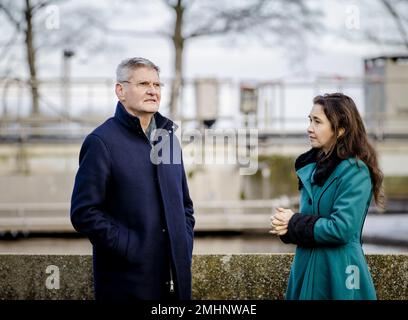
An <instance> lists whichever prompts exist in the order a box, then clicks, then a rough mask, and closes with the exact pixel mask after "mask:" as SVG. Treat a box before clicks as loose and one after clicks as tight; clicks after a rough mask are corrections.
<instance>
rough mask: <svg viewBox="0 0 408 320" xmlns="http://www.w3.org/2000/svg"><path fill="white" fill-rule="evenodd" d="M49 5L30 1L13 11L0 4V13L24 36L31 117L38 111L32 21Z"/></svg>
mask: <svg viewBox="0 0 408 320" xmlns="http://www.w3.org/2000/svg"><path fill="white" fill-rule="evenodd" d="M49 3H50V1H40V2H37V3H35V4H33V3H32V1H31V0H25V1H24V4H23V6H22V7H21V8H20V9H18V10H15V9H16V8H15V7H13V5H12V4H11V3H10V2H8V3H7V4H6V3H5V2H4V1H2V2H0V11H1V12H3V14H4V15H5V16H6V17H7V18H8V20H9V22H10V23H11V24H12V25H13V26H14V28H15V30H16V31H17V32H22V33H23V34H24V44H25V51H26V57H27V66H28V70H29V74H30V80H29V81H30V88H31V102H32V106H31V113H32V115H38V114H39V110H40V108H39V92H38V79H37V67H36V50H35V45H34V43H35V37H34V26H33V20H34V15H35V14H36V13H37V12H38V11H39V10H41V9H42V8H44V7H45V6H46V5H47V4H49ZM13 9H14V10H13ZM16 11H17V13H16ZM18 11H20V12H18Z"/></svg>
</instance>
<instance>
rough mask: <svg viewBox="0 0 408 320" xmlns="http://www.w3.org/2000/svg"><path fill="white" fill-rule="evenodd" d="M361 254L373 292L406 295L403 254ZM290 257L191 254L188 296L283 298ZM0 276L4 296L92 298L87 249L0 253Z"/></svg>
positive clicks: (407, 265)
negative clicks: (78, 251)
mask: <svg viewBox="0 0 408 320" xmlns="http://www.w3.org/2000/svg"><path fill="white" fill-rule="evenodd" d="M366 257H367V261H368V264H369V266H370V270H371V273H372V276H373V279H374V284H375V287H376V290H377V295H378V298H379V299H382V300H390V299H392V300H408V254H387V255H378V254H370V255H367V256H366ZM292 259H293V254H232V255H194V258H193V298H194V299H226V300H235V299H255V300H258V299H283V295H284V292H285V289H286V283H287V279H288V276H289V271H290V265H291V262H292ZM54 266H55V267H54ZM58 276H59V277H58ZM58 278H59V281H58V280H57V279H58ZM0 279H1V284H0V299H3V300H4V299H6V300H12V299H58V300H71V299H78V300H89V299H92V298H93V292H92V257H91V256H90V255H9V254H7V255H5V254H3V255H1V254H0Z"/></svg>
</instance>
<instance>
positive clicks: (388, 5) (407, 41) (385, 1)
mask: <svg viewBox="0 0 408 320" xmlns="http://www.w3.org/2000/svg"><path fill="white" fill-rule="evenodd" d="M381 2H382V3H383V5H384V6H385V8H386V9H387V11H388V12H389V13H390V14H391V16H392V17H393V19H394V21H395V24H396V25H397V28H398V31H399V32H400V35H401V38H402V41H403V43H404V45H405V47H406V48H407V49H408V34H407V32H406V31H405V28H404V25H403V23H402V21H401V17H400V15H399V14H398V12H397V11H396V10H395V8H394V7H393V6H392V4H391V3H390V1H389V0H382V1H381Z"/></svg>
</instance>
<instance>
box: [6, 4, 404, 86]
mask: <svg viewBox="0 0 408 320" xmlns="http://www.w3.org/2000/svg"><path fill="white" fill-rule="evenodd" d="M197 1H203V0H197ZM140 3H141V5H140V6H137V5H135V4H134V1H119V0H114V1H107V0H105V1H97V0H92V1H90V2H89V3H88V4H87V6H88V8H94V9H93V10H88V11H86V14H87V15H89V16H95V17H97V18H99V19H102V20H106V24H107V25H109V26H110V27H111V28H113V29H133V30H158V29H159V28H168V29H169V28H172V21H173V16H172V14H171V12H169V11H168V10H167V9H166V7H165V5H163V3H162V2H161V1H160V0H152V1H141V2H140ZM311 3H312V4H313V5H318V6H321V9H322V10H323V11H324V12H325V16H324V17H322V24H323V26H324V29H325V30H322V32H320V34H319V35H316V36H310V37H308V38H307V41H306V45H305V46H300V45H299V48H296V50H298V51H299V52H301V53H302V57H303V58H302V59H303V61H301V60H297V58H296V55H293V52H290V51H288V50H287V49H285V48H284V47H280V46H273V47H272V46H266V45H263V44H262V43H261V42H259V41H255V40H254V39H248V38H246V39H239V37H238V38H233V40H236V41H235V45H233V44H232V42H233V41H232V39H231V38H228V37H217V38H200V39H197V40H194V41H192V42H188V43H187V46H186V48H185V59H184V73H185V76H186V77H187V78H193V77H217V78H223V79H233V80H235V81H239V80H246V79H249V80H250V79H252V80H275V79H286V80H298V79H314V78H316V77H319V76H332V75H333V76H335V75H341V76H345V77H356V76H357V77H358V76H362V75H363V58H365V57H372V56H377V55H383V54H387V53H400V52H403V48H390V47H387V46H381V45H378V44H375V45H374V44H367V43H365V42H349V41H346V40H344V39H342V38H339V37H338V36H335V35H334V31H335V32H337V33H345V34H348V35H353V33H354V35H355V33H361V32H362V30H363V29H364V27H367V26H372V28H375V29H376V30H377V32H378V33H380V34H381V33H383V34H384V33H386V32H393V31H392V30H395V28H394V26H393V25H392V21H391V22H390V20H389V19H386V17H385V16H384V14H383V13H382V12H383V11H382V10H381V7H380V6H379V5H378V4H379V1H374V0H370V1H367V0H362V1H356V0H355V1H349V0H345V1H340V0H325V1H318V0H311ZM367 4H369V7H367V6H366V5H367ZM81 6H84V4H83V2H81V1H79V0H70V1H65V2H62V4H61V5H58V6H56V8H57V11H58V14H59V19H60V26H61V27H60V29H57V30H47V29H46V28H45V26H44V25H41V24H40V25H39V26H38V28H39V30H41V27H43V28H44V29H43V30H44V31H43V32H42V34H41V35H38V36H37V42H38V41H39V40H40V39H41V37H47V36H51V35H53V36H55V35H56V36H58V32H60V33H61V32H64V30H63V28H73V23H74V24H75V19H73V17H72V16H71V15H70V13H69V12H72V10H74V9H75V8H77V7H81ZM0 23H1V24H2V30H10V29H7V25H6V24H5V20H4V17H2V18H1V20H0ZM51 32H54V34H51ZM4 35H5V33H4V34H3V37H4ZM0 37H1V36H0ZM4 39H6V38H2V42H3V43H4ZM88 41H93V42H95V43H99V42H100V43H102V44H103V45H102V47H101V48H100V49H98V50H97V51H94V52H92V53H87V52H84V51H82V52H77V54H76V55H75V56H74V57H73V58H72V76H73V77H106V78H112V79H113V78H114V73H115V68H116V66H117V64H118V63H119V62H120V61H121V60H122V59H123V58H126V57H131V56H143V57H146V58H149V59H151V60H152V61H153V62H155V63H156V64H158V65H159V66H160V67H161V70H162V72H161V76H162V77H163V78H170V77H171V76H172V71H173V48H172V44H171V43H170V41H168V40H167V39H163V38H160V37H156V36H151V37H141V38H132V37H129V36H126V35H123V36H120V35H118V34H115V35H106V34H103V33H101V32H99V33H95V35H94V36H92V37H91V38H90V39H89V40H88ZM61 51H62V48H61V47H59V48H54V49H51V50H47V51H44V50H43V51H40V52H39V56H38V67H39V74H40V77H43V78H44V77H58V76H60V75H61V70H62V58H61V57H62V52H61ZM294 56H295V58H294ZM5 64H6V65H10V64H11V65H13V68H12V71H13V74H14V75H20V76H21V74H26V68H27V67H26V62H25V60H24V50H23V49H22V48H21V50H16V53H15V54H14V56H13V58H12V59H11V61H8V60H7V61H6V60H3V61H0V71H1V72H3V70H4V65H5Z"/></svg>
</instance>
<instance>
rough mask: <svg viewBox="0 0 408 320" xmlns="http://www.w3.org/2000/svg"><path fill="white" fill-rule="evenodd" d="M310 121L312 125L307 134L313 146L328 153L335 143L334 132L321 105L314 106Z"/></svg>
mask: <svg viewBox="0 0 408 320" xmlns="http://www.w3.org/2000/svg"><path fill="white" fill-rule="evenodd" d="M309 120H310V124H309V127H308V128H307V133H308V135H309V141H310V144H311V146H312V147H313V148H319V149H323V151H324V152H325V153H327V152H328V151H329V150H330V147H331V145H332V143H333V142H334V139H333V137H334V131H333V130H332V127H331V123H330V121H329V119H327V117H326V114H325V113H324V111H323V107H322V106H321V105H319V104H315V105H314V106H313V108H312V110H311V111H310V115H309Z"/></svg>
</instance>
